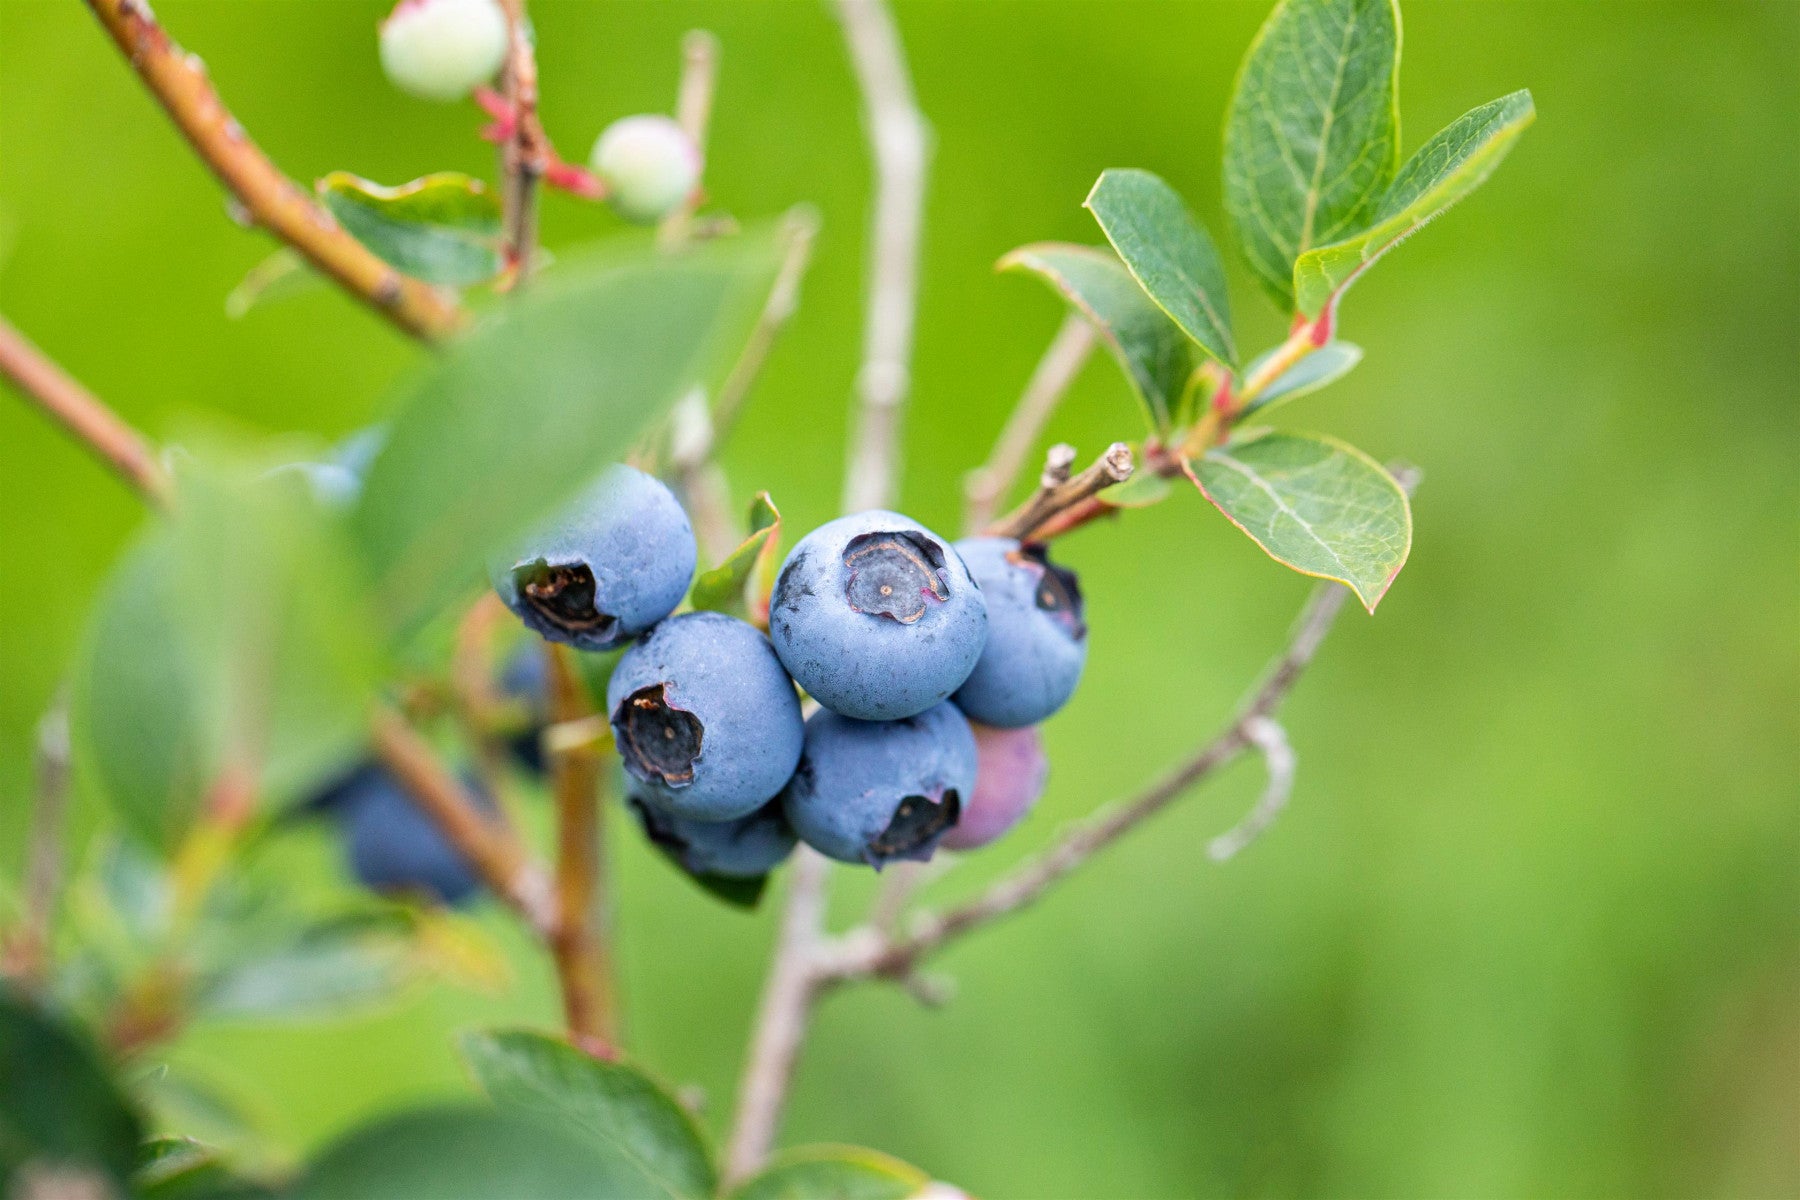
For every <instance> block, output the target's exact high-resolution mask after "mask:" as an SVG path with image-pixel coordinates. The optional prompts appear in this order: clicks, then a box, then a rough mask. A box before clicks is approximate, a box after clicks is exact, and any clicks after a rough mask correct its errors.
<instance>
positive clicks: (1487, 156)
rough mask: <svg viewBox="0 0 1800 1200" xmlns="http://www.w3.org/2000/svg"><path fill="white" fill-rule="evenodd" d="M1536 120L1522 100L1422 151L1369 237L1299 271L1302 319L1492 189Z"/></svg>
mask: <svg viewBox="0 0 1800 1200" xmlns="http://www.w3.org/2000/svg"><path fill="white" fill-rule="evenodd" d="M1536 117H1537V109H1536V107H1535V106H1534V105H1533V104H1532V101H1531V93H1530V92H1525V91H1520V92H1514V93H1512V94H1511V95H1510V96H1502V97H1500V99H1498V100H1494V101H1492V102H1490V103H1487V104H1484V105H1482V106H1481V107H1480V108H1476V109H1472V110H1471V111H1469V112H1466V113H1464V114H1463V115H1462V116H1460V117H1458V118H1457V119H1456V120H1454V121H1452V122H1451V123H1450V124H1449V125H1448V126H1447V127H1446V128H1445V129H1443V130H1442V131H1441V132H1439V133H1438V135H1437V136H1436V137H1434V138H1432V139H1431V140H1430V141H1429V142H1426V143H1425V144H1424V145H1423V146H1421V147H1419V151H1418V153H1416V154H1414V155H1413V156H1412V157H1411V158H1409V159H1407V160H1406V165H1405V166H1403V167H1401V168H1400V173H1399V174H1398V175H1396V176H1394V182H1393V183H1392V184H1391V185H1390V186H1389V187H1388V189H1387V191H1386V193H1385V194H1384V195H1383V196H1382V198H1381V204H1380V206H1379V207H1378V208H1377V210H1376V212H1375V215H1374V218H1373V219H1372V221H1371V222H1370V223H1369V227H1368V228H1367V229H1364V230H1363V231H1362V232H1360V233H1357V234H1356V235H1355V236H1353V237H1348V238H1344V239H1343V240H1341V241H1338V242H1334V243H1332V244H1331V245H1328V246H1320V247H1318V248H1316V249H1313V250H1308V251H1307V252H1306V253H1304V254H1302V255H1301V256H1300V258H1299V261H1297V262H1296V263H1295V264H1294V295H1295V302H1296V304H1297V305H1298V307H1299V309H1300V311H1301V312H1303V313H1305V314H1306V315H1307V316H1309V317H1313V316H1317V315H1318V314H1319V313H1321V312H1323V311H1324V310H1325V309H1326V308H1328V307H1330V306H1333V305H1335V304H1336V303H1337V301H1338V298H1339V297H1340V296H1342V295H1343V294H1344V293H1345V292H1346V291H1348V290H1349V288H1350V285H1351V284H1353V283H1355V282H1356V281H1357V280H1358V279H1359V278H1361V277H1362V273H1363V272H1364V271H1366V270H1368V269H1369V267H1370V266H1372V265H1373V264H1374V262H1375V260H1376V259H1378V258H1380V257H1381V256H1382V255H1384V254H1386V253H1387V252H1388V251H1389V250H1392V249H1393V248H1394V247H1395V246H1398V245H1399V244H1400V243H1401V242H1402V241H1404V240H1405V239H1406V238H1408V237H1410V236H1411V235H1412V234H1414V233H1415V232H1417V231H1418V230H1419V229H1421V228H1423V227H1424V226H1425V224H1426V223H1427V222H1429V221H1431V220H1432V219H1433V218H1435V217H1437V216H1438V214H1440V213H1442V212H1443V211H1444V210H1445V209H1447V208H1449V207H1450V206H1451V205H1452V204H1455V203H1456V202H1457V201H1458V200H1461V199H1462V198H1463V197H1464V196H1467V195H1468V194H1469V193H1470V192H1472V191H1474V190H1475V189H1476V188H1478V187H1480V186H1481V185H1482V184H1483V183H1485V182H1486V181H1487V178H1488V176H1489V175H1492V174H1493V173H1494V168H1496V167H1498V166H1499V165H1500V160H1501V159H1503V158H1505V157H1506V154H1507V151H1509V150H1511V149H1512V147H1513V143H1514V142H1516V141H1518V140H1519V135H1520V134H1522V133H1524V132H1525V128H1526V126H1528V125H1530V124H1531V122H1532V121H1533V120H1534V119H1536Z"/></svg>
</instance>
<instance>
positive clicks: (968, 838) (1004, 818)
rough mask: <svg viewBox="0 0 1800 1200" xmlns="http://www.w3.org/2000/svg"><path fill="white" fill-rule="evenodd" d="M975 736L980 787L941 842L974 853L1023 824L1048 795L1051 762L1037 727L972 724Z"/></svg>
mask: <svg viewBox="0 0 1800 1200" xmlns="http://www.w3.org/2000/svg"><path fill="white" fill-rule="evenodd" d="M969 728H970V729H971V730H973V731H974V734H975V789H974V791H972V792H971V793H970V794H969V798H968V801H967V802H966V803H965V804H964V805H963V811H962V819H961V820H959V821H958V822H957V823H956V825H955V827H954V828H952V829H951V830H950V832H948V833H946V834H945V835H944V840H943V841H942V842H940V843H939V845H941V846H943V848H944V849H946V850H974V849H976V848H978V847H981V846H985V845H987V844H988V843H989V842H991V841H993V840H994V839H996V838H998V837H999V836H1000V835H1001V834H1003V833H1006V832H1007V831H1008V830H1010V829H1011V828H1012V827H1013V826H1015V825H1017V824H1018V823H1019V822H1020V821H1022V820H1024V818H1025V815H1026V814H1027V813H1029V812H1030V811H1031V810H1032V807H1033V806H1034V805H1036V804H1037V802H1038V797H1039V796H1042V795H1043V794H1044V782H1045V780H1047V779H1048V778H1049V776H1050V760H1049V759H1048V758H1046V757H1045V755H1044V739H1043V737H1042V736H1041V735H1040V734H1039V733H1038V729H1037V726H1035V725H1028V726H1026V727H1025V728H1023V729H997V728H995V727H994V726H992V725H981V724H977V723H976V722H974V721H970V722H969Z"/></svg>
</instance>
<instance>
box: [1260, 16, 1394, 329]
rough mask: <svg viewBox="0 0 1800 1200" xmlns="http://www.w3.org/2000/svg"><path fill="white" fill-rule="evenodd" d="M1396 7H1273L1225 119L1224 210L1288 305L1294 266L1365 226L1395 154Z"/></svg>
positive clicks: (1264, 279) (1274, 292) (1267, 283)
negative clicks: (1308, 254) (1318, 248)
mask: <svg viewBox="0 0 1800 1200" xmlns="http://www.w3.org/2000/svg"><path fill="white" fill-rule="evenodd" d="M1399 77H1400V6H1399V5H1398V3H1396V0H1282V2H1281V3H1280V4H1278V5H1276V7H1275V11H1274V12H1272V13H1270V14H1269V19H1268V20H1267V21H1265V22H1264V23H1263V27H1262V30H1261V31H1260V32H1259V33H1258V34H1257V35H1256V40H1255V41H1254V42H1252V43H1251V45H1250V50H1249V53H1248V54H1247V55H1246V56H1245V58H1244V65H1243V67H1242V69H1241V70H1240V71H1239V73H1238V80H1237V88H1236V90H1235V92H1234V93H1233V95H1232V98H1231V109H1230V112H1229V113H1228V114H1227V116H1226V119H1225V168H1224V170H1225V212H1226V214H1227V215H1228V216H1229V217H1230V219H1231V225H1232V228H1233V229H1234V230H1235V231H1236V235H1237V240H1238V245H1239V247H1240V248H1241V249H1242V250H1243V253H1244V257H1245V259H1246V260H1247V261H1248V262H1249V264H1250V269H1251V270H1252V271H1253V272H1254V273H1255V275H1256V278H1257V280H1258V281H1259V282H1260V283H1261V284H1262V285H1263V287H1264V288H1265V289H1266V290H1267V291H1268V293H1269V295H1270V296H1272V297H1273V298H1274V300H1275V302H1276V303H1277V304H1278V305H1281V306H1282V307H1283V308H1284V309H1285V308H1287V307H1289V306H1291V305H1292V304H1293V301H1294V296H1293V291H1292V288H1293V276H1294V262H1295V260H1296V259H1298V258H1299V257H1300V256H1301V255H1303V254H1305V253H1306V252H1307V251H1308V250H1310V249H1312V248H1313V247H1314V246H1322V245H1326V244H1329V243H1331V242H1335V241H1337V240H1338V239H1340V238H1342V237H1344V236H1345V235H1346V234H1349V233H1353V232H1355V231H1356V230H1358V229H1360V228H1362V227H1363V226H1364V225H1365V224H1366V223H1367V220H1366V218H1367V217H1368V215H1369V213H1370V212H1372V211H1373V209H1374V206H1375V204H1376V203H1377V201H1378V198H1379V197H1380V196H1381V195H1382V194H1383V192H1384V191H1385V190H1386V188H1387V184H1388V180H1389V179H1391V178H1393V174H1394V168H1395V167H1396V166H1397V165H1398V164H1399V151H1400V113H1399V100H1398V95H1399V90H1398V89H1399Z"/></svg>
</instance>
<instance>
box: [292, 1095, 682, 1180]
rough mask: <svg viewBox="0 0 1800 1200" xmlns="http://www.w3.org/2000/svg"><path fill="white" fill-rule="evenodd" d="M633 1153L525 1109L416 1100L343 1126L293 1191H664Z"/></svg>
mask: <svg viewBox="0 0 1800 1200" xmlns="http://www.w3.org/2000/svg"><path fill="white" fill-rule="evenodd" d="M671 1195H672V1194H671V1193H670V1192H669V1191H668V1190H667V1189H665V1188H663V1187H662V1186H661V1185H660V1184H658V1183H657V1182H656V1181H655V1180H652V1179H650V1178H649V1177H647V1176H645V1175H644V1174H643V1172H642V1171H640V1170H638V1169H637V1167H636V1165H635V1164H633V1163H632V1162H630V1161H629V1160H627V1159H625V1158H623V1157H621V1156H619V1155H613V1154H607V1153H606V1152H605V1151H604V1150H603V1149H602V1148H601V1147H600V1145H599V1144H598V1143H597V1142H595V1141H593V1140H591V1139H587V1138H583V1137H581V1136H580V1135H579V1134H576V1133H574V1132H572V1131H570V1130H568V1129H566V1128H564V1127H562V1126H560V1125H557V1124H554V1123H550V1122H546V1121H544V1120H542V1119H541V1118H537V1117H534V1116H531V1115H529V1114H526V1113H523V1112H507V1111H496V1110H493V1109H486V1108H477V1107H473V1106H468V1107H443V1108H428V1109H419V1110H416V1111H413V1112H409V1113H403V1114H401V1115H399V1116H396V1117H390V1118H388V1119H387V1120H384V1121H381V1122H378V1123H376V1124H373V1125H367V1126H364V1127H362V1128H361V1129H357V1130H355V1131H353V1132H351V1133H350V1134H348V1135H346V1136H345V1137H343V1138H342V1139H340V1140H339V1141H338V1142H336V1143H335V1144H333V1145H332V1146H330V1147H328V1148H327V1149H326V1150H325V1151H324V1152H323V1153H322V1154H321V1155H320V1156H319V1157H318V1158H317V1159H315V1160H314V1161H313V1162H312V1164H311V1165H309V1166H308V1167H307V1168H306V1170H305V1172H304V1173H303V1174H302V1175H301V1177H300V1179H299V1180H298V1181H297V1182H296V1183H295V1184H294V1186H293V1187H292V1188H291V1189H290V1190H289V1191H288V1192H287V1193H286V1196H287V1197H288V1200H495V1198H496V1197H507V1198H508V1200H620V1198H621V1197H627V1196H628V1197H632V1198H633V1200H637V1198H639V1197H642V1198H644V1200H667V1198H669V1197H670V1196H671Z"/></svg>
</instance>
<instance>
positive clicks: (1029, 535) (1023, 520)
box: [988, 442, 1134, 542]
mask: <svg viewBox="0 0 1800 1200" xmlns="http://www.w3.org/2000/svg"><path fill="white" fill-rule="evenodd" d="M1059 451H1068V454H1067V455H1063V454H1060V453H1059ZM1072 455H1073V451H1072V450H1069V448H1068V447H1066V446H1053V447H1051V457H1050V458H1049V459H1047V460H1046V461H1047V463H1048V466H1047V467H1046V471H1045V475H1044V478H1043V481H1042V482H1041V483H1040V485H1039V487H1038V490H1037V491H1036V492H1035V493H1033V494H1032V496H1031V498H1030V499H1028V500H1026V501H1025V503H1024V504H1021V505H1020V506H1019V507H1018V508H1017V509H1016V510H1014V511H1013V512H1011V513H1009V514H1008V515H1007V516H1005V517H1003V518H1002V519H1000V520H998V521H996V522H994V523H993V525H991V526H989V528H988V532H989V533H990V534H992V535H993V536H995V537H1011V538H1018V539H1019V540H1020V541H1022V542H1025V541H1032V540H1036V539H1037V538H1038V530H1040V529H1041V528H1042V527H1043V526H1045V525H1046V524H1048V523H1049V522H1050V521H1052V520H1053V519H1054V518H1056V517H1057V516H1059V515H1060V514H1062V513H1064V512H1067V511H1068V510H1070V509H1072V508H1075V507H1077V506H1079V505H1082V504H1086V503H1087V502H1089V501H1090V500H1093V498H1094V497H1095V496H1097V495H1099V494H1100V493H1101V492H1103V491H1105V490H1106V489H1107V488H1109V487H1111V486H1112V485H1113V484H1115V483H1124V482H1125V481H1126V480H1127V479H1130V478H1131V474H1132V471H1133V469H1134V464H1133V461H1132V454H1131V447H1130V446H1128V445H1126V444H1125V443H1124V442H1114V443H1113V444H1112V445H1110V446H1108V447H1107V448H1106V452H1105V453H1104V454H1102V455H1101V456H1100V457H1099V458H1097V459H1095V460H1094V463H1093V465H1092V466H1090V467H1088V469H1087V470H1085V471H1083V472H1082V473H1081V474H1079V475H1077V476H1075V477H1074V478H1072V479H1071V478H1069V477H1068V476H1067V475H1066V471H1067V469H1068V459H1069V457H1072ZM1056 468H1060V469H1056ZM1058 474H1062V476H1063V477H1062V478H1061V479H1060V480H1059V479H1057V478H1056V476H1057V475H1058Z"/></svg>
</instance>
